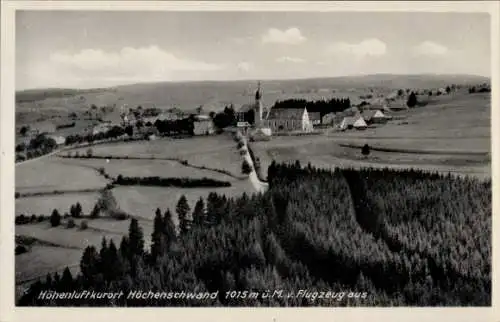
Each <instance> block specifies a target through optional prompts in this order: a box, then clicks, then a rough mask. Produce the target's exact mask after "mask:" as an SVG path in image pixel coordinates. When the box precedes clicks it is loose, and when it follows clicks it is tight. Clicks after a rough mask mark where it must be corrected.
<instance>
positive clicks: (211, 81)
mask: <svg viewBox="0 0 500 322" xmlns="http://www.w3.org/2000/svg"><path fill="white" fill-rule="evenodd" d="M370 76H407V77H412V76H468V77H482V78H487V79H489V80H490V81H491V75H490V76H485V75H479V74H460V73H458V74H457V73H420V74H419V73H372V74H350V75H341V76H318V77H296V78H265V77H264V78H244V79H218V80H216V79H206V80H158V81H144V82H131V83H123V84H119V85H112V86H94V87H31V88H25V89H19V90H17V89H16V91H15V93H19V92H24V91H36V90H57V89H58V90H102V89H116V88H119V87H124V86H134V85H147V84H161V83H168V84H183V83H187V84H189V83H227V82H234V83H237V82H259V81H268V82H269V81H271V82H272V81H299V80H313V79H336V78H337V79H338V78H356V77H370Z"/></svg>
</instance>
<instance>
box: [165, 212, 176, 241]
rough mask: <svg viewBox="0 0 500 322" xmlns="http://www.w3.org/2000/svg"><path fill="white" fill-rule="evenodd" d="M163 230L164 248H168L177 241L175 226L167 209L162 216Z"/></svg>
mask: <svg viewBox="0 0 500 322" xmlns="http://www.w3.org/2000/svg"><path fill="white" fill-rule="evenodd" d="M163 228H164V229H165V231H164V235H165V239H166V240H165V242H166V247H167V248H169V247H170V246H171V245H172V244H173V243H174V242H175V240H176V239H177V234H176V232H175V224H174V220H173V218H172V213H171V212H170V209H167V211H165V213H164V214H163Z"/></svg>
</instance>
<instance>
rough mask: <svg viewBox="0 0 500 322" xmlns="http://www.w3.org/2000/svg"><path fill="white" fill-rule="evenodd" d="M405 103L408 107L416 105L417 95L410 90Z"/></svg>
mask: <svg viewBox="0 0 500 322" xmlns="http://www.w3.org/2000/svg"><path fill="white" fill-rule="evenodd" d="M406 105H407V106H408V107H410V108H412V107H415V105H417V95H416V94H415V92H411V94H410V96H409V97H408V100H407V101H406Z"/></svg>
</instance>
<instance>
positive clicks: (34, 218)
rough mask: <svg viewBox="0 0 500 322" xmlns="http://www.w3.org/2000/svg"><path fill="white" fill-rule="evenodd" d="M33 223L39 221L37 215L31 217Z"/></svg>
mask: <svg viewBox="0 0 500 322" xmlns="http://www.w3.org/2000/svg"><path fill="white" fill-rule="evenodd" d="M30 221H31V222H32V223H34V222H36V221H37V217H36V215H35V214H33V215H31V220H30Z"/></svg>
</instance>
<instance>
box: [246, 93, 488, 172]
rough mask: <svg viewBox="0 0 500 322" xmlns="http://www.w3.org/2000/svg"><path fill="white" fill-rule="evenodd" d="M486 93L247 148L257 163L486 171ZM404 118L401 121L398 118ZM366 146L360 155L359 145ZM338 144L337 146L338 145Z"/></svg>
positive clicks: (280, 138)
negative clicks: (380, 121)
mask: <svg viewBox="0 0 500 322" xmlns="http://www.w3.org/2000/svg"><path fill="white" fill-rule="evenodd" d="M489 98H490V96H489V95H483V94H477V95H468V94H462V93H458V94H456V96H455V97H453V96H451V97H446V98H439V100H435V101H432V102H430V103H429V104H428V105H427V106H425V107H419V108H415V109H413V110H409V111H403V112H397V113H394V114H393V117H394V119H393V120H392V121H390V122H389V123H387V124H384V125H377V126H376V127H375V128H369V129H366V130H364V131H356V130H351V131H345V132H336V131H329V132H328V133H327V134H326V135H320V136H308V137H274V138H273V139H272V140H271V141H268V142H255V143H253V144H252V148H253V150H254V153H255V154H256V156H257V157H259V158H260V159H261V164H262V167H263V168H267V166H268V165H269V164H270V163H271V161H272V160H273V159H275V160H276V161H282V162H288V161H295V160H297V159H298V160H300V161H301V162H302V163H303V164H307V163H308V162H311V164H313V165H316V166H320V167H326V168H333V167H346V166H355V167H361V166H376V167H385V166H390V167H394V168H408V167H415V168H420V169H425V170H430V171H435V170H437V171H442V172H453V173H457V174H466V175H474V176H477V177H480V178H488V177H491V154H490V150H491V140H490V101H489ZM402 123H407V124H402ZM364 144H368V145H369V146H371V147H373V148H381V149H382V150H386V149H389V150H391V149H395V150H397V152H383V151H375V150H372V151H371V153H370V155H369V156H367V157H365V156H363V155H361V149H360V148H350V147H346V146H349V145H351V146H356V147H360V146H362V145H364ZM341 145H342V146H341Z"/></svg>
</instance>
